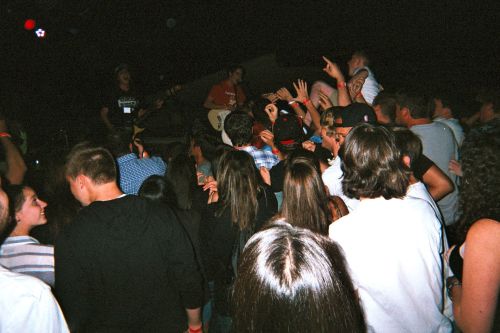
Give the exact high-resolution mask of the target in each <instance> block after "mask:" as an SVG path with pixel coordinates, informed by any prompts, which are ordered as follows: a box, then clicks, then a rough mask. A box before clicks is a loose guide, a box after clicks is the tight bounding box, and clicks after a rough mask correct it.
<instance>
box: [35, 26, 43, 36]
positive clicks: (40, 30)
mask: <svg viewBox="0 0 500 333" xmlns="http://www.w3.org/2000/svg"><path fill="white" fill-rule="evenodd" d="M35 34H36V36H37V37H38V38H44V37H45V30H43V29H42V28H40V29H37V30H36V31H35Z"/></svg>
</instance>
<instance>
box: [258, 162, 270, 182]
mask: <svg viewBox="0 0 500 333" xmlns="http://www.w3.org/2000/svg"><path fill="white" fill-rule="evenodd" d="M259 171H260V175H261V176H262V180H263V181H264V183H266V184H267V185H271V174H270V173H269V170H268V169H267V168H266V167H263V166H261V167H260V169H259Z"/></svg>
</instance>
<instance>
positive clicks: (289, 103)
mask: <svg viewBox="0 0 500 333" xmlns="http://www.w3.org/2000/svg"><path fill="white" fill-rule="evenodd" d="M295 103H297V101H290V102H288V105H294V104H295Z"/></svg>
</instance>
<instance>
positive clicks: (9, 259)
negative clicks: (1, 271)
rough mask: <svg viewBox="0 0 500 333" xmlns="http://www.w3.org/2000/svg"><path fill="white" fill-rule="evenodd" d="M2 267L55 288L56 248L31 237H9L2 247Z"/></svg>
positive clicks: (0, 260)
mask: <svg viewBox="0 0 500 333" xmlns="http://www.w3.org/2000/svg"><path fill="white" fill-rule="evenodd" d="M0 265H2V266H3V267H5V268H7V269H9V270H10V271H12V272H17V273H22V274H27V275H31V276H34V277H37V278H39V279H40V280H42V281H44V282H45V283H47V284H48V285H50V286H52V287H53V286H54V247H53V246H51V245H41V244H40V242H39V241H37V240H36V239H35V238H33V237H30V236H15V237H8V238H7V239H6V240H5V242H4V243H3V244H2V246H1V247H0Z"/></svg>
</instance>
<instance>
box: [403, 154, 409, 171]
mask: <svg viewBox="0 0 500 333" xmlns="http://www.w3.org/2000/svg"><path fill="white" fill-rule="evenodd" d="M403 163H404V165H406V166H407V167H408V168H411V159H410V156H408V155H404V156H403Z"/></svg>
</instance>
